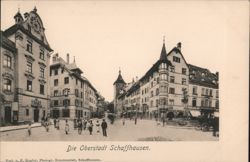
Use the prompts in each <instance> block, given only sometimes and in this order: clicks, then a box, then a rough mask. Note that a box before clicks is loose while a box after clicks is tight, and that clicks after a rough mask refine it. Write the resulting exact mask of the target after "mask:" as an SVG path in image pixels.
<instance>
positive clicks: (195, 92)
mask: <svg viewBox="0 0 250 162" xmlns="http://www.w3.org/2000/svg"><path fill="white" fill-rule="evenodd" d="M193 94H194V95H197V87H193Z"/></svg>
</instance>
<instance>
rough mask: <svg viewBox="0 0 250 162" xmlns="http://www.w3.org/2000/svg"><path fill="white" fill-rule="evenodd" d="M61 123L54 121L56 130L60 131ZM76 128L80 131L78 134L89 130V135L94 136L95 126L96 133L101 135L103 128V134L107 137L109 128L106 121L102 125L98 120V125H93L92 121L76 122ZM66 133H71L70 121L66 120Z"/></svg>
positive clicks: (79, 120)
mask: <svg viewBox="0 0 250 162" xmlns="http://www.w3.org/2000/svg"><path fill="white" fill-rule="evenodd" d="M59 123H60V120H59V119H54V127H55V128H56V129H58V130H59ZM75 124H76V127H77V129H78V134H79V135H80V134H82V131H83V130H84V131H85V130H88V131H89V134H90V135H92V134H93V128H94V126H95V127H96V132H97V133H100V127H101V128H102V133H103V136H105V137H107V128H108V124H107V122H106V121H105V119H103V120H102V123H101V124H100V122H99V120H96V123H93V121H92V120H81V119H78V120H77V121H76V123H75ZM65 133H66V134H68V133H69V123H68V120H65Z"/></svg>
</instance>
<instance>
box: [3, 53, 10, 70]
mask: <svg viewBox="0 0 250 162" xmlns="http://www.w3.org/2000/svg"><path fill="white" fill-rule="evenodd" d="M11 62H12V58H11V57H10V56H9V55H4V60H3V65H4V66H5V67H8V68H11Z"/></svg>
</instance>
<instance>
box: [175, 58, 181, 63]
mask: <svg viewBox="0 0 250 162" xmlns="http://www.w3.org/2000/svg"><path fill="white" fill-rule="evenodd" d="M173 61H174V62H178V63H180V62H181V59H180V58H179V57H176V56H173Z"/></svg>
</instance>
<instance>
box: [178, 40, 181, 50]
mask: <svg viewBox="0 0 250 162" xmlns="http://www.w3.org/2000/svg"><path fill="white" fill-rule="evenodd" d="M177 48H178V49H179V50H180V51H181V42H179V43H177Z"/></svg>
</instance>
